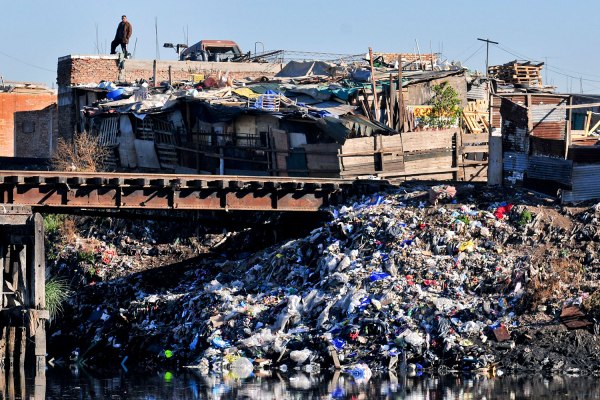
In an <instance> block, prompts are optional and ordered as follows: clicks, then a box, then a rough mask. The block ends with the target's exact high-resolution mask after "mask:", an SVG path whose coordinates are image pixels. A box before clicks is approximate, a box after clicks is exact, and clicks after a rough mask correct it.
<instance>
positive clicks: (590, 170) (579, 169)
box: [561, 164, 600, 203]
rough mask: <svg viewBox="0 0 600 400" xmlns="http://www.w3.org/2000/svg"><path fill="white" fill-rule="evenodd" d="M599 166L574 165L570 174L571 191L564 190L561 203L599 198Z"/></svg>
mask: <svg viewBox="0 0 600 400" xmlns="http://www.w3.org/2000/svg"><path fill="white" fill-rule="evenodd" d="M599 174H600V164H574V165H573V172H572V190H564V191H563V192H562V195H561V201H562V202H563V203H574V202H578V201H585V200H591V199H595V198H600V179H598V175H599Z"/></svg>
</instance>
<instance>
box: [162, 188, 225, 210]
mask: <svg viewBox="0 0 600 400" xmlns="http://www.w3.org/2000/svg"><path fill="white" fill-rule="evenodd" d="M222 199H223V195H222V194H219V192H217V191H200V190H182V191H179V192H175V193H174V196H173V207H174V208H180V209H184V210H195V209H196V210H197V209H200V208H201V209H203V210H222V209H224V208H225V207H224V201H223V200H222Z"/></svg>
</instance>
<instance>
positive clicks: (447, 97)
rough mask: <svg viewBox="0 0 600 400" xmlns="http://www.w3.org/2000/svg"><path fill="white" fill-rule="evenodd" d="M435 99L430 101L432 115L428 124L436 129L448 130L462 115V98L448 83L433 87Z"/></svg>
mask: <svg viewBox="0 0 600 400" xmlns="http://www.w3.org/2000/svg"><path fill="white" fill-rule="evenodd" d="M431 90H432V92H433V97H432V98H431V100H430V102H429V103H430V104H431V114H430V115H429V117H428V118H427V124H428V125H430V126H433V127H435V128H447V127H450V126H453V125H455V124H456V122H457V121H458V117H459V115H460V107H459V105H460V98H459V97H458V92H457V91H456V89H454V88H453V87H452V86H450V85H449V84H448V82H442V83H440V84H439V85H433V86H432V87H431Z"/></svg>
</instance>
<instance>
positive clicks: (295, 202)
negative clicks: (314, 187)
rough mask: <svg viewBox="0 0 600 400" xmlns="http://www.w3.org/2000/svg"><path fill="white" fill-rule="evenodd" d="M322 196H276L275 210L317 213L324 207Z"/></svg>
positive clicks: (289, 194) (290, 194)
mask: <svg viewBox="0 0 600 400" xmlns="http://www.w3.org/2000/svg"><path fill="white" fill-rule="evenodd" d="M324 200H325V199H324V197H323V196H322V194H319V193H318V194H313V193H307V194H304V195H302V196H300V195H298V194H297V193H287V194H284V195H278V196H277V207H276V208H277V210H280V211H294V210H299V211H317V210H318V209H319V208H321V206H323V205H324Z"/></svg>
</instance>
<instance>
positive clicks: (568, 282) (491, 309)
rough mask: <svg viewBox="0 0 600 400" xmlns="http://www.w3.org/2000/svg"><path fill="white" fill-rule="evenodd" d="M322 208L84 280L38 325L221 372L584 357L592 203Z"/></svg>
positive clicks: (597, 210) (518, 197)
mask: <svg viewBox="0 0 600 400" xmlns="http://www.w3.org/2000/svg"><path fill="white" fill-rule="evenodd" d="M498 195H502V196H505V197H502V198H498ZM329 211H330V213H331V218H330V219H329V221H328V222H327V223H325V224H323V225H322V226H319V227H317V228H315V229H313V230H312V231H311V232H310V234H309V235H307V236H306V237H301V238H298V239H294V240H290V241H288V242H286V243H283V244H278V245H276V246H271V247H269V248H267V249H264V250H262V251H259V252H256V253H253V254H250V255H248V256H245V257H243V258H236V257H235V255H233V254H219V255H214V257H211V258H208V259H204V260H196V264H195V265H193V266H190V265H188V266H186V267H185V268H179V269H172V268H169V266H163V267H161V268H158V269H157V271H156V272H155V273H156V274H157V275H156V276H157V277H158V278H155V279H154V284H153V285H150V284H148V282H149V281H148V278H147V277H145V276H144V275H143V274H141V273H138V274H133V275H123V276H121V277H118V278H115V279H112V280H104V281H99V282H95V283H94V284H93V285H87V286H86V287H85V288H84V289H83V290H81V291H79V292H78V294H77V296H75V297H74V298H73V299H72V300H71V308H69V313H72V314H69V315H65V316H63V319H68V318H73V317H74V318H76V321H77V323H76V324H71V325H69V324H67V323H65V322H64V321H59V323H57V324H56V326H55V327H56V328H58V327H60V328H61V329H60V330H58V329H57V330H56V331H55V333H54V340H56V341H59V342H60V341H61V340H63V342H62V343H63V344H64V343H67V342H68V343H69V344H70V345H71V346H72V347H73V348H75V347H77V350H76V351H77V356H78V358H79V359H80V361H81V362H84V363H86V364H88V365H100V364H102V363H109V362H111V363H114V361H115V360H120V361H122V362H123V366H125V365H129V366H132V365H136V366H142V365H143V366H144V367H146V368H155V367H161V366H165V365H176V366H179V367H182V366H189V367H193V368H199V369H201V370H203V371H206V372H208V371H211V370H212V371H218V372H221V371H224V370H225V371H229V373H230V374H232V375H234V376H236V377H246V376H248V375H250V374H251V373H252V371H253V370H254V369H256V368H278V369H279V370H281V371H283V372H285V371H287V370H292V369H301V370H303V371H305V372H308V373H318V372H319V371H320V370H323V369H326V368H327V369H341V370H343V371H346V372H347V373H349V374H351V375H352V376H353V378H354V379H355V380H357V381H360V380H368V379H369V378H370V376H371V374H372V373H374V372H376V371H383V370H390V371H392V370H405V371H407V372H409V373H412V374H416V375H419V374H422V373H423V372H425V371H433V372H439V373H444V372H448V371H465V370H466V371H476V372H481V373H485V374H488V375H497V374H500V373H502V371H504V372H511V371H542V370H544V371H556V370H560V371H567V372H573V373H576V372H580V371H591V370H595V369H597V368H598V366H599V363H598V361H591V360H593V359H594V357H593V354H594V353H595V351H597V349H598V347H599V345H600V342H599V341H598V339H597V335H594V334H593V330H594V329H593V328H594V327H595V321H594V320H593V318H591V317H588V316H587V314H586V308H585V305H586V304H591V303H593V302H591V301H590V299H593V298H595V297H593V296H590V295H591V294H592V293H594V291H595V290H596V288H597V283H596V282H597V278H598V273H599V272H600V266H599V264H598V263H599V261H598V260H597V259H596V258H595V257H593V254H595V253H596V251H597V249H598V239H599V238H600V234H599V232H600V230H599V229H598V228H599V227H600V223H599V221H600V207H591V208H582V209H579V210H576V209H566V208H562V207H560V206H558V205H555V204H554V203H553V202H552V201H550V200H548V199H545V198H543V197H537V196H535V195H533V194H531V193H526V192H522V191H512V192H499V191H488V190H487V189H485V187H483V186H482V187H476V186H473V185H462V186H460V187H458V186H457V187H454V186H448V185H438V186H423V185H412V186H411V185H406V186H401V187H397V188H393V189H390V190H388V191H386V192H381V193H376V194H371V195H364V196H362V197H360V198H359V197H357V198H354V199H351V201H349V202H347V203H346V204H345V205H343V206H340V207H335V208H333V207H332V208H331V209H330V210H329ZM117 250H118V249H117ZM161 283H162V285H161ZM594 304H595V303H594ZM592 307H593V306H592ZM565 310H567V311H565ZM567 314H568V315H567ZM592 314H593V313H591V312H590V315H592ZM573 322H575V324H574V325H573ZM569 323H571V326H569ZM581 329H584V330H581ZM67 337H68V338H70V340H69V341H65V338H67ZM558 339H560V342H559V341H558ZM570 341H573V342H575V341H576V343H577V344H576V345H572V346H571V347H572V348H570V349H567V347H568V345H567V343H569V342H570ZM90 344H91V346H90ZM50 347H52V345H51V346H50ZM566 349H567V350H566ZM125 360H128V361H127V363H125Z"/></svg>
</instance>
